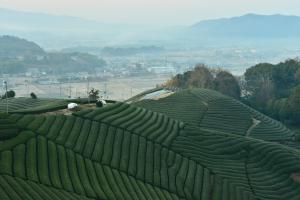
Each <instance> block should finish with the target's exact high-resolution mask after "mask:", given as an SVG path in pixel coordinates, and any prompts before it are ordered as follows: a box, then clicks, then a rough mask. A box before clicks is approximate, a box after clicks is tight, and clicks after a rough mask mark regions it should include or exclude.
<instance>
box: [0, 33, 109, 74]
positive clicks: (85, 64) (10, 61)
mask: <svg viewBox="0 0 300 200" xmlns="http://www.w3.org/2000/svg"><path fill="white" fill-rule="evenodd" d="M105 64H106V63H105V61H104V60H102V59H99V58H98V57H96V56H94V55H91V54H87V53H76V52H75V53H64V52H46V51H45V50H43V49H42V48H41V47H40V46H39V45H38V44H36V43H34V42H29V41H27V40H25V39H20V38H17V37H13V36H0V73H5V74H18V73H25V72H26V71H27V70H28V69H29V68H37V69H40V70H41V71H43V72H48V73H61V72H80V71H87V72H93V70H95V68H101V67H103V66H105Z"/></svg>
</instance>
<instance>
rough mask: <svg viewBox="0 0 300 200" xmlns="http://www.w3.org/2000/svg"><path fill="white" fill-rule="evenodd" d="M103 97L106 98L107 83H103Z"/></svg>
mask: <svg viewBox="0 0 300 200" xmlns="http://www.w3.org/2000/svg"><path fill="white" fill-rule="evenodd" d="M104 98H106V99H108V96H107V83H105V84H104Z"/></svg>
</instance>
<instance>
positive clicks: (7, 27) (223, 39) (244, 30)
mask: <svg viewBox="0 0 300 200" xmlns="http://www.w3.org/2000/svg"><path fill="white" fill-rule="evenodd" d="M0 31H1V32H0V33H1V34H7V35H15V36H19V37H22V38H26V39H29V40H32V41H35V42H37V43H38V44H40V45H41V46H42V47H44V48H56V49H60V48H67V47H75V46H90V47H93V46H94V47H104V46H118V45H128V44H137V45H141V44H142V45H171V46H174V47H175V48H176V49H178V48H180V47H181V45H194V46H200V45H201V44H203V43H208V44H212V45H220V44H223V43H228V44H232V41H235V43H236V44H242V43H244V42H245V41H246V39H247V40H251V41H252V44H254V45H255V44H256V40H261V39H262V40H264V41H265V40H266V41H272V43H274V44H275V45H277V46H281V45H282V43H280V44H279V41H278V40H279V39H280V40H284V41H285V42H286V41H288V43H289V44H294V43H297V44H296V45H298V44H300V35H299V34H298V33H299V31H300V17H298V16H286V15H279V14H278V15H257V14H247V15H244V16H239V17H233V18H222V19H213V20H205V21H200V22H199V23H197V24H194V25H192V26H183V27H166V28H153V27H149V26H148V25H147V24H144V25H142V26H134V25H126V24H114V23H103V22H97V21H92V20H86V19H81V18H78V17H70V16H60V15H50V14H42V13H30V12H22V11H14V10H8V9H0ZM285 44H286V43H285Z"/></svg>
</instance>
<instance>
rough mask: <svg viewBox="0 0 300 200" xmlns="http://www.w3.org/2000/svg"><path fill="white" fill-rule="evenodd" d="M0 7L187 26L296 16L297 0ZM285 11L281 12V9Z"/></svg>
mask: <svg viewBox="0 0 300 200" xmlns="http://www.w3.org/2000/svg"><path fill="white" fill-rule="evenodd" d="M0 8H3V9H10V10H15V11H23V12H32V13H42V14H50V15H62V16H69V17H79V18H82V19H87V20H93V21H97V22H103V23H121V24H128V25H141V24H143V25H150V26H186V25H193V24H195V23H197V22H199V21H202V20H208V19H217V18H230V17H234V16H242V15H245V14H249V13H254V14H262V15H273V14H283V15H299V14H298V13H300V2H299V1H298V2H297V1H295V0H288V1H282V2H276V4H274V2H273V1H271V0H263V1H258V0H255V1H251V2H244V1H241V0H230V1H226V2H218V1H217V0H212V1H210V2H206V1H203V0H200V1H196V0H188V1H184V2H183V1H178V0H176V1H170V0H166V1H164V3H161V2H160V1H158V0H154V1H149V0H143V1H137V0H126V1H122V2H118V1H116V0H113V1H108V0H104V1H101V2H99V1H96V0H89V1H82V0H75V1H70V0H62V1H58V0H54V1H51V2H50V1H49V2H44V1H37V0H29V1H26V2H23V1H20V0H10V1H8V0H0ZM283 10H284V12H282V11H283Z"/></svg>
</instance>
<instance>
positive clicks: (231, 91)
mask: <svg viewBox="0 0 300 200" xmlns="http://www.w3.org/2000/svg"><path fill="white" fill-rule="evenodd" d="M214 89H215V90H217V91H219V92H221V93H222V94H225V95H228V96H231V97H233V98H235V99H240V97H241V89H240V86H239V83H238V81H237V79H236V78H235V77H234V76H233V75H232V74H231V73H229V72H226V71H220V72H219V73H218V74H217V76H216V78H215V80H214Z"/></svg>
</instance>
